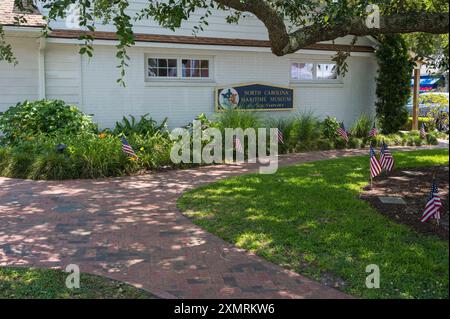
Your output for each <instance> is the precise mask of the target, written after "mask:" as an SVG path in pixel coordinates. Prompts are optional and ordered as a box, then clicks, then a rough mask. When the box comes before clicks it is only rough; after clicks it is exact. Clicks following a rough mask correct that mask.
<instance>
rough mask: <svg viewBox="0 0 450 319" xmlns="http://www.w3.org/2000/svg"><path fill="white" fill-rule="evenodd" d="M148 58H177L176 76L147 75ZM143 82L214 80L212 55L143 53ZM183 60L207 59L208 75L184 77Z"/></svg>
mask: <svg viewBox="0 0 450 319" xmlns="http://www.w3.org/2000/svg"><path fill="white" fill-rule="evenodd" d="M149 59H167V60H171V59H174V60H177V76H176V77H169V76H149V74H148V70H149ZM144 60H145V68H144V72H145V82H155V81H156V82H160V81H173V82H176V81H189V82H211V81H213V80H214V58H213V57H212V56H197V55H171V54H145V56H144ZM183 60H200V61H201V60H206V61H208V75H209V76H208V77H184V76H183Z"/></svg>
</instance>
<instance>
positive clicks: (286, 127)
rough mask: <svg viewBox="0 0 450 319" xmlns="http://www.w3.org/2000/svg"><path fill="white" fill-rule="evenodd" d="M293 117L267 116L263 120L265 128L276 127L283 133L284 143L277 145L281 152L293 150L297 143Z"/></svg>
mask: <svg viewBox="0 0 450 319" xmlns="http://www.w3.org/2000/svg"><path fill="white" fill-rule="evenodd" d="M295 123H296V121H295V119H293V118H291V117H287V118H273V117H269V118H268V119H267V120H266V121H265V125H266V127H267V128H278V130H280V132H281V133H283V138H284V144H280V145H279V146H278V149H279V152H280V153H281V154H284V153H287V152H288V151H293V150H294V149H295V148H296V146H297V143H298V139H297V134H296V131H295V128H296V126H295Z"/></svg>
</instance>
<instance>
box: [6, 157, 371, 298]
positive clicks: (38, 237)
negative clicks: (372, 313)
mask: <svg viewBox="0 0 450 319" xmlns="http://www.w3.org/2000/svg"><path fill="white" fill-rule="evenodd" d="M366 153H367V151H366V150H362V151H361V150H358V151H330V152H314V153H308V154H297V155H290V156H288V157H282V158H281V159H280V164H281V165H289V164H293V163H298V162H306V161H313V160H318V159H326V158H331V157H340V156H353V155H360V154H366ZM256 169H257V167H256V166H255V165H248V164H247V165H243V166H214V167H202V168H199V169H191V170H184V171H170V172H163V173H157V174H152V175H145V176H138V177H125V178H112V179H101V180H75V181H61V182H60V181H51V182H46V181H29V180H16V179H8V178H1V177H0V266H13V265H14V266H35V267H47V268H65V267H66V265H68V264H78V265H79V266H80V269H81V271H82V272H88V273H93V274H98V275H103V276H107V277H110V278H113V279H117V280H121V281H124V282H127V283H130V284H133V285H135V286H137V287H142V288H144V289H146V290H148V291H150V292H152V293H154V294H156V295H157V296H160V297H162V298H346V297H348V296H346V295H344V294H343V293H340V292H338V291H337V290H334V289H331V288H327V287H324V286H322V285H320V284H318V283H316V282H314V281H312V280H310V279H308V278H305V277H303V276H301V275H298V274H295V273H293V272H289V271H286V270H284V269H282V268H281V267H278V266H276V265H273V264H271V263H269V262H267V261H265V260H263V259H261V258H259V257H257V256H254V255H252V254H249V253H247V252H245V251H242V250H239V249H237V248H235V247H233V246H232V245H230V244H228V243H226V242H224V241H223V240H221V239H219V238H217V237H216V236H214V235H212V234H210V233H207V232H205V231H203V230H202V229H200V228H198V227H197V226H195V225H194V224H192V223H191V222H190V220H189V219H187V218H186V217H184V216H183V215H182V214H181V213H180V212H179V211H178V210H177V208H176V200H177V198H178V197H179V196H180V195H181V194H182V193H183V192H184V191H185V190H187V189H191V188H194V187H196V186H199V185H202V184H205V183H211V182H214V181H216V180H219V179H222V178H224V177H229V176H234V175H239V174H244V173H249V172H254V171H255V170H256Z"/></svg>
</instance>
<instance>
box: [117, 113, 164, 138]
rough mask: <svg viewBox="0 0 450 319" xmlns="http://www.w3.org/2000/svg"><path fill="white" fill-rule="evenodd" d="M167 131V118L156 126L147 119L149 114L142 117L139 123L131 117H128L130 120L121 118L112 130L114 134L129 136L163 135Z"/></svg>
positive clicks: (149, 118) (154, 122) (155, 123)
mask: <svg viewBox="0 0 450 319" xmlns="http://www.w3.org/2000/svg"><path fill="white" fill-rule="evenodd" d="M166 130H167V118H166V119H164V121H163V122H162V123H161V124H159V125H158V123H157V122H156V121H155V120H153V119H152V118H151V117H149V114H145V115H142V116H141V118H140V120H139V121H136V118H135V117H134V116H133V115H130V119H128V118H127V117H125V116H124V117H123V118H122V121H121V122H116V127H115V128H114V134H116V135H119V134H124V135H126V136H129V135H131V134H141V135H145V134H151V135H154V134H157V133H163V132H166Z"/></svg>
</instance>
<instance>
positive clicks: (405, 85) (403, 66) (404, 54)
mask: <svg viewBox="0 0 450 319" xmlns="http://www.w3.org/2000/svg"><path fill="white" fill-rule="evenodd" d="M378 40H379V41H380V46H379V48H378V49H377V51H376V57H377V61H378V66H379V69H378V76H377V79H376V80H377V88H376V94H377V102H376V109H377V119H378V121H379V123H380V124H381V128H382V131H383V133H385V134H389V133H396V132H397V131H398V130H400V129H401V128H402V127H403V126H404V125H405V123H406V121H407V119H408V111H407V109H406V104H407V103H408V99H409V95H410V94H411V86H410V85H411V73H412V70H413V62H412V60H411V58H410V53H409V49H408V46H407V45H406V42H405V40H404V39H403V38H402V36H401V35H397V34H394V35H383V36H380V37H379V39H378Z"/></svg>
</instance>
